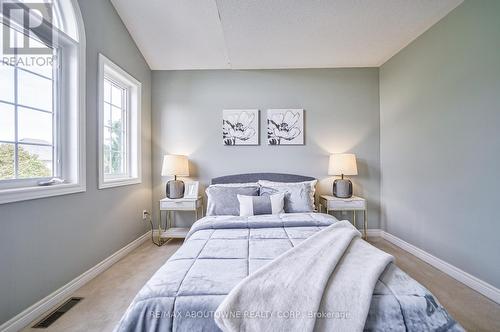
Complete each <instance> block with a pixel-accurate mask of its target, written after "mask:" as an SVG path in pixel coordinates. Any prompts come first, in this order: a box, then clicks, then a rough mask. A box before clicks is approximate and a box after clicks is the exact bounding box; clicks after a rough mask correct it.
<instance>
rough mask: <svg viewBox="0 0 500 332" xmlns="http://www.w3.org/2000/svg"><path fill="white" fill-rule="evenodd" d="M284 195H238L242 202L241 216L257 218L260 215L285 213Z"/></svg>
mask: <svg viewBox="0 0 500 332" xmlns="http://www.w3.org/2000/svg"><path fill="white" fill-rule="evenodd" d="M284 199H285V194H284V193H279V194H275V195H267V196H243V195H238V201H240V216H242V217H247V216H256V215H259V214H279V213H283V203H284Z"/></svg>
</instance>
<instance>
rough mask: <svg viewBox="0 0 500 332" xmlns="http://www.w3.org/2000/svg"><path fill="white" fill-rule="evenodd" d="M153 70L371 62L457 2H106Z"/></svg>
mask: <svg viewBox="0 0 500 332" xmlns="http://www.w3.org/2000/svg"><path fill="white" fill-rule="evenodd" d="M111 1H112V3H113V5H114V6H115V8H116V10H117V12H118V14H119V15H120V17H121V18H122V20H123V22H124V23H125V25H126V27H127V29H128V30H129V32H130V34H131V35H132V37H133V38H134V40H135V42H136V43H137V45H138V47H139V49H140V50H141V52H142V53H143V55H144V57H145V58H146V61H147V62H148V64H149V66H150V67H151V69H153V70H173V69H263V68H334V67H378V66H380V65H381V64H383V63H384V62H385V61H387V60H388V59H389V58H391V57H392V56H393V55H394V54H396V53H397V52H398V51H399V50H401V49H402V48H403V47H405V46H406V45H408V44H409V43H410V42H411V41H412V40H414V39H415V38H417V37H418V36H419V35H420V34H422V33H423V32H424V31H425V30H427V29H428V28H429V27H431V26H432V25H434V24H435V23H436V22H438V21H439V20H440V19H441V18H443V17H444V16H446V14H448V13H449V12H450V11H451V10H453V9H454V8H455V7H457V6H458V5H459V4H460V3H462V2H463V0H141V1H139V0H111Z"/></svg>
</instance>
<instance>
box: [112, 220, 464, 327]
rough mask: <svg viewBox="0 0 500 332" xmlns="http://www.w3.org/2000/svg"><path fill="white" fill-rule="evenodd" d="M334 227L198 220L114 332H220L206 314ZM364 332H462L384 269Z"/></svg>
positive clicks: (427, 296) (426, 295)
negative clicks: (256, 274) (244, 282)
mask: <svg viewBox="0 0 500 332" xmlns="http://www.w3.org/2000/svg"><path fill="white" fill-rule="evenodd" d="M335 222H337V219H335V218H334V217H332V216H330V215H327V214H321V213H290V214H280V215H263V216H251V217H233V216H209V217H204V218H202V219H200V220H198V221H197V222H196V223H195V224H194V225H193V227H192V228H191V230H190V232H189V234H188V236H187V238H186V240H185V242H184V244H183V245H182V246H181V247H180V248H179V250H178V251H177V252H176V253H175V254H174V255H173V256H171V257H170V259H168V261H167V262H166V263H165V264H164V265H163V266H162V267H161V268H160V269H159V270H158V271H157V272H156V273H155V274H154V275H153V277H152V278H151V279H150V280H149V281H148V282H147V283H146V285H145V286H144V287H143V288H142V289H141V290H140V292H139V293H138V294H137V296H136V297H135V299H134V300H133V302H132V303H131V305H130V306H129V308H128V310H127V312H126V313H125V314H124V316H123V318H122V319H121V321H120V323H119V325H118V326H117V328H116V331H160V330H161V331H220V329H219V328H218V327H217V325H216V324H215V321H214V319H213V317H214V313H215V310H216V309H217V307H218V306H219V304H220V303H221V302H222V300H223V299H224V298H225V296H226V295H227V294H228V293H229V292H230V291H231V289H232V288H233V287H234V286H236V285H237V284H238V283H239V282H240V281H242V280H243V279H244V278H245V277H247V276H248V275H249V274H251V273H253V272H254V271H256V270H257V269H259V268H260V267H262V266H264V265H265V264H268V263H269V262H271V261H272V260H273V259H274V258H276V257H277V256H279V255H281V254H282V253H284V252H285V251H287V250H289V249H291V248H292V247H294V246H296V245H298V244H299V243H300V242H302V241H304V239H306V238H308V237H309V236H311V235H312V234H315V233H316V232H318V231H320V230H321V229H323V228H325V227H327V226H329V225H331V224H332V223H335ZM318 263H321V262H320V261H319V262H318ZM297 264H300V262H297ZM359 277H360V278H362V277H363V276H359ZM365 330H366V331H389V330H391V331H462V330H463V329H462V328H461V327H460V325H458V324H457V323H456V322H455V320H453V318H452V317H451V316H450V315H449V314H448V313H447V311H446V310H445V309H444V308H443V307H442V306H441V305H440V304H439V302H438V301H437V299H436V298H435V297H434V296H433V295H432V294H431V293H430V292H429V291H428V290H427V289H425V288H424V287H423V286H422V285H420V284H419V283H418V282H416V281H415V280H413V279H412V278H411V277H409V276H408V275H407V274H406V273H404V272H403V271H401V270H400V269H399V268H398V267H396V266H395V265H394V264H390V265H389V267H388V268H387V269H386V270H385V272H384V273H383V274H382V275H381V276H380V278H379V280H378V282H377V284H376V287H375V290H374V292H373V297H372V301H371V305H370V310H369V314H368V317H367V320H366V323H365Z"/></svg>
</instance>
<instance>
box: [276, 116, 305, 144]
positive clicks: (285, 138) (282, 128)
mask: <svg viewBox="0 0 500 332" xmlns="http://www.w3.org/2000/svg"><path fill="white" fill-rule="evenodd" d="M267 144H268V145H303V144H304V110H303V109H270V110H267Z"/></svg>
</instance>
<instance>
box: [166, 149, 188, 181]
mask: <svg viewBox="0 0 500 332" xmlns="http://www.w3.org/2000/svg"><path fill="white" fill-rule="evenodd" d="M161 175H162V176H174V175H178V176H189V162H188V158H187V157H186V156H180V155H173V154H167V155H165V156H164V157H163V166H162V168H161Z"/></svg>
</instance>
